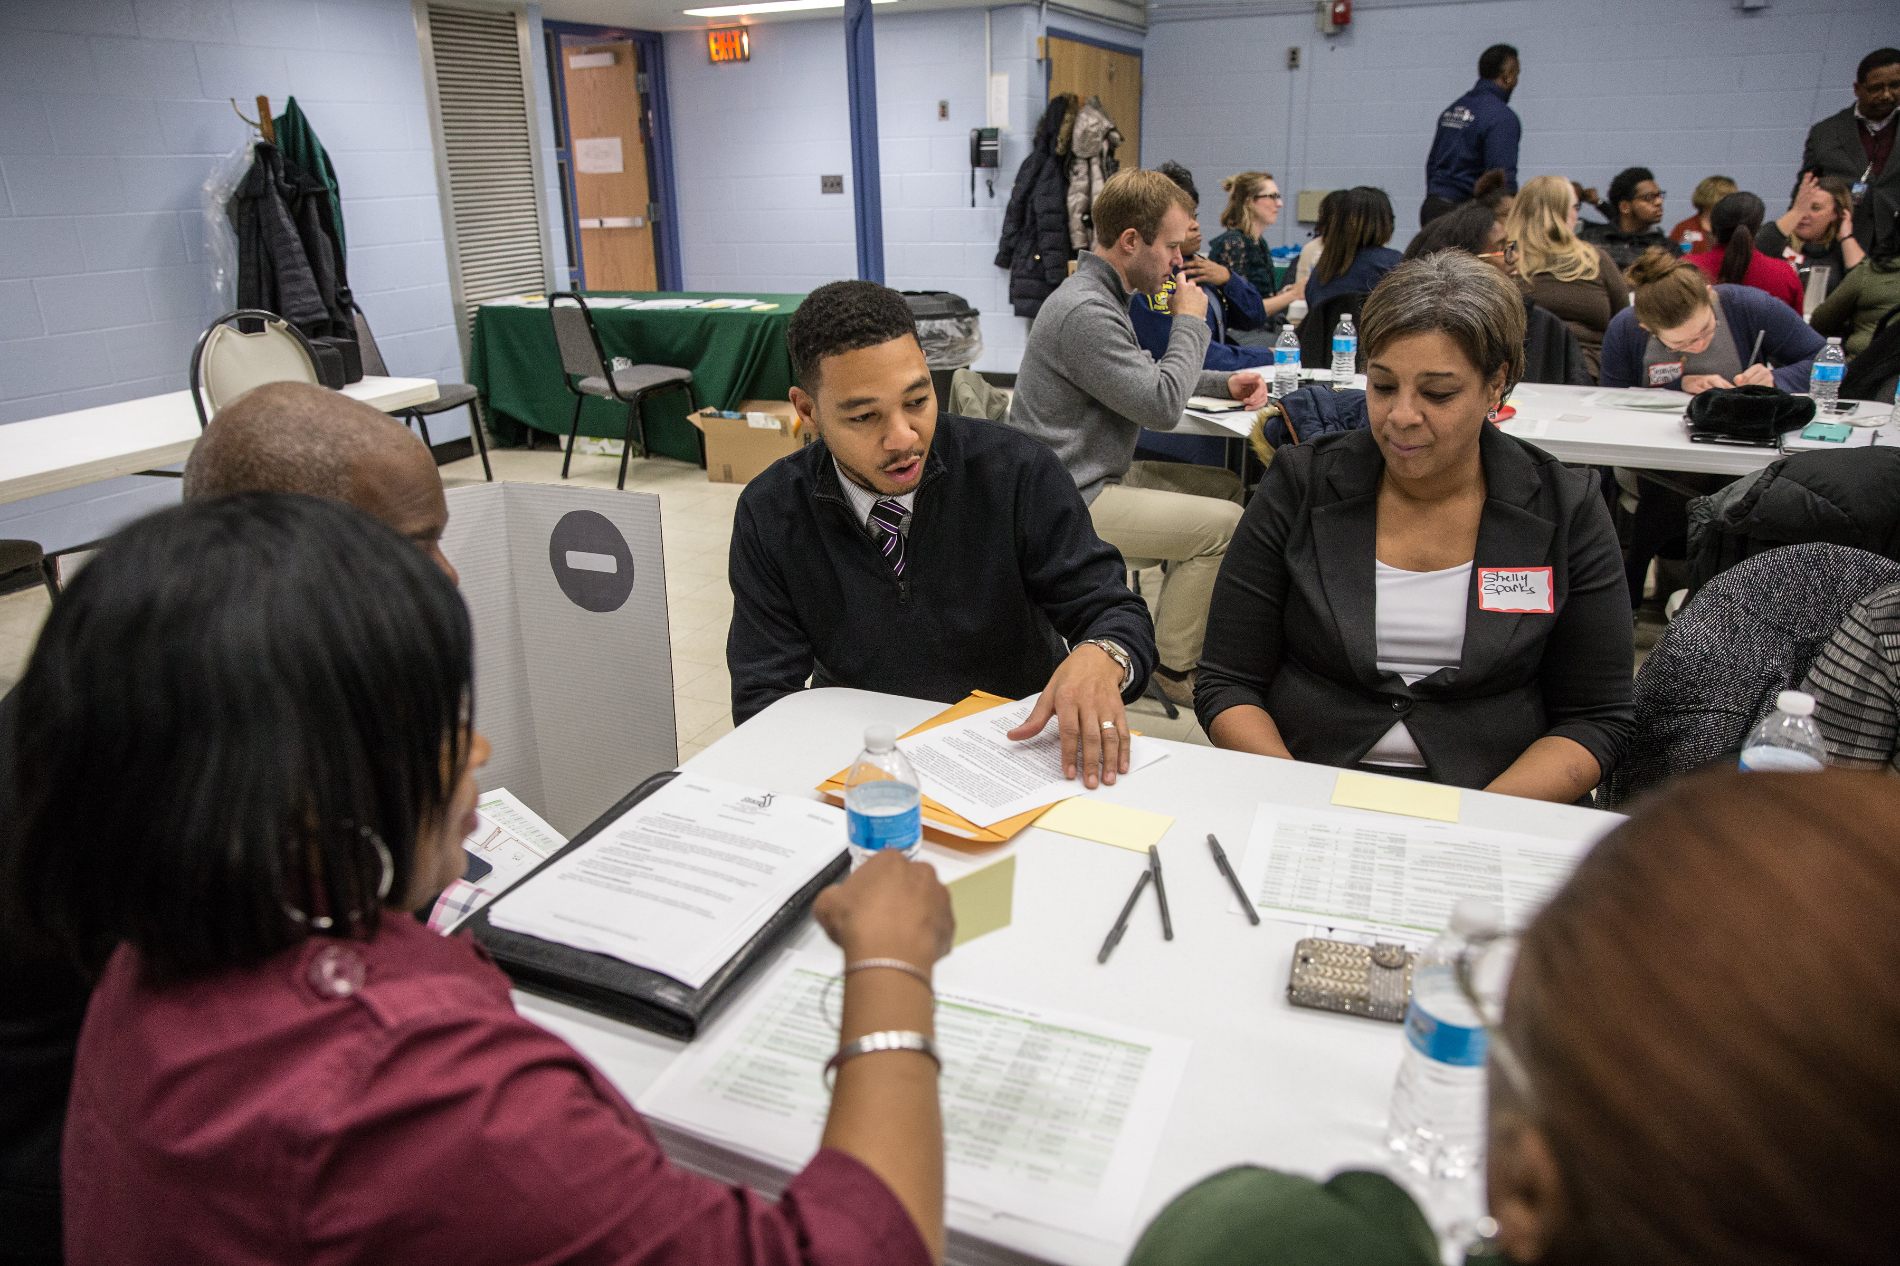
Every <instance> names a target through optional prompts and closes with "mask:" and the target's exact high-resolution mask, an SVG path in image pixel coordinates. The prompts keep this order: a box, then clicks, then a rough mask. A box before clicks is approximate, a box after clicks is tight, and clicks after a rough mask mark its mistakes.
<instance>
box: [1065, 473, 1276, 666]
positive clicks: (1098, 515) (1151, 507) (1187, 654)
mask: <svg viewBox="0 0 1900 1266" xmlns="http://www.w3.org/2000/svg"><path fill="white" fill-rule="evenodd" d="M1089 516H1090V517H1091V518H1092V519H1094V521H1095V531H1096V533H1097V534H1098V535H1099V536H1100V537H1101V538H1102V539H1103V540H1105V541H1107V542H1108V543H1109V544H1110V545H1113V546H1114V547H1115V548H1116V549H1118V550H1120V551H1121V552H1122V557H1123V558H1124V559H1126V560H1128V563H1129V565H1130V566H1134V565H1136V564H1138V563H1139V564H1147V565H1153V564H1154V563H1156V562H1164V563H1167V564H1168V574H1167V579H1166V580H1165V581H1164V582H1163V584H1162V587H1161V594H1160V596H1159V598H1158V599H1157V600H1156V601H1155V604H1154V608H1155V645H1156V649H1157V650H1158V651H1159V652H1160V658H1161V666H1162V667H1163V668H1166V669H1169V670H1170V671H1172V672H1177V673H1185V672H1190V671H1192V670H1193V669H1194V667H1195V666H1196V665H1197V664H1199V663H1200V662H1201V642H1202V641H1203V640H1204V639H1205V638H1206V637H1207V605H1208V602H1209V600H1211V599H1212V598H1213V596H1214V578H1215V577H1216V576H1217V575H1219V573H1220V564H1221V559H1222V558H1223V557H1225V556H1226V553H1227V542H1228V541H1230V540H1232V539H1233V537H1234V528H1235V526H1236V525H1237V524H1238V523H1239V522H1240V507H1239V506H1237V505H1235V504H1234V503H1233V502H1231V501H1219V500H1216V499H1215V498H1213V497H1196V496H1190V495H1189V494H1187V493H1183V492H1163V491H1161V490H1159V489H1156V488H1133V487H1130V486H1128V485H1127V484H1110V485H1109V486H1108V487H1106V488H1104V489H1102V491H1101V494H1100V495H1099V496H1097V497H1096V498H1095V501H1094V504H1092V505H1091V506H1090V507H1089Z"/></svg>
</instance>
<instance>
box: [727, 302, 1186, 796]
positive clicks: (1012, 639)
mask: <svg viewBox="0 0 1900 1266" xmlns="http://www.w3.org/2000/svg"><path fill="white" fill-rule="evenodd" d="M786 337H787V341H788V342H789V343H790V345H791V354H792V373H793V377H794V379H795V381H796V383H797V385H796V386H794V387H793V388H792V392H791V399H792V405H793V407H794V408H796V409H797V410H798V414H799V417H800V418H801V419H802V420H803V421H804V423H805V424H806V425H807V426H811V427H815V428H816V430H817V433H818V438H819V441H820V442H818V443H815V444H812V445H810V446H809V447H807V448H805V449H804V450H802V451H801V452H798V453H794V454H792V455H791V456H789V457H785V458H782V459H780V460H779V461H777V462H775V463H773V465H771V466H770V467H768V468H767V469H766V470H765V471H764V473H762V474H761V475H759V477H758V478H756V479H754V480H753V481H752V482H751V483H750V484H748V485H747V486H746V490H745V491H744V492H743V493H742V494H740V497H739V508H738V513H737V516H736V518H735V519H734V522H733V528H732V556H731V562H730V565H729V567H728V575H729V577H730V579H731V583H732V596H733V612H732V627H731V631H730V632H729V633H728V635H727V639H726V664H727V667H728V669H729V670H730V672H731V674H732V716H733V720H735V721H737V722H741V723H743V722H744V721H745V720H746V719H747V718H749V717H751V716H753V715H755V714H757V713H758V712H760V711H762V710H763V709H764V708H765V707H767V706H768V705H769V704H771V703H772V702H773V701H774V700H776V699H778V698H780V697H781V696H783V695H787V694H790V693H792V692H793V691H796V690H800V689H803V688H804V686H805V683H806V680H807V679H808V678H809V679H810V680H811V682H812V684H813V685H818V686H852V687H856V688H858V689H862V690H881V691H888V692H890V693H892V694H902V695H912V696H915V697H919V698H924V699H936V700H940V701H942V702H945V703H953V702H955V701H956V700H958V699H961V698H963V697H964V696H965V695H967V694H968V693H969V692H970V691H972V690H987V691H991V692H992V693H995V694H1001V695H1007V696H1010V697H1012V698H1021V697H1023V696H1026V695H1030V694H1035V693H1036V692H1038V691H1040V692H1041V694H1042V698H1041V701H1040V703H1039V705H1038V706H1037V707H1036V709H1035V710H1034V711H1032V712H1031V713H1030V715H1029V717H1028V718H1027V719H1026V720H1025V721H1024V723H1023V725H1022V726H1021V727H1020V728H1018V729H1017V730H1015V731H1012V732H1011V734H1010V737H1011V738H1013V739H1019V740H1020V739H1026V738H1030V737H1033V736H1034V735H1036V734H1038V733H1040V732H1041V731H1042V730H1043V729H1044V728H1045V727H1046V726H1047V724H1048V722H1049V721H1050V720H1051V719H1052V718H1053V719H1055V720H1056V721H1057V723H1058V725H1059V727H1060V731H1061V734H1062V750H1063V766H1064V771H1065V772H1066V773H1067V774H1068V776H1070V777H1077V776H1079V777H1080V778H1081V779H1082V781H1083V783H1084V784H1085V785H1086V786H1089V787H1094V786H1095V785H1096V784H1097V782H1098V781H1101V782H1114V781H1115V776H1116V774H1118V773H1126V772H1127V769H1128V764H1127V759H1128V756H1127V754H1128V721H1127V717H1126V715H1125V713H1124V711H1123V701H1124V700H1127V699H1133V698H1135V697H1137V696H1138V695H1139V694H1140V693H1141V691H1142V689H1143V687H1145V686H1146V685H1147V682H1148V675H1149V674H1150V673H1151V672H1152V671H1153V670H1154V664H1155V640H1154V624H1153V622H1152V621H1151V620H1150V619H1149V616H1148V610H1147V607H1146V606H1144V605H1143V603H1142V601H1141V599H1140V598H1139V597H1137V596H1136V595H1135V594H1134V593H1132V592H1131V591H1130V590H1129V588H1128V584H1127V578H1126V574H1125V572H1124V569H1123V565H1122V559H1121V555H1120V554H1118V553H1116V551H1115V549H1114V548H1113V547H1112V546H1110V545H1108V544H1106V543H1104V542H1103V540H1102V539H1101V537H1099V536H1097V535H1096V533H1095V528H1094V526H1093V525H1092V524H1091V522H1090V520H1089V511H1088V507H1087V506H1086V505H1084V504H1083V502H1082V497H1081V495H1080V494H1079V493H1078V492H1077V491H1076V488H1075V482H1074V481H1073V480H1072V479H1070V478H1069V475H1068V472H1067V471H1065V470H1064V469H1063V468H1062V465H1061V463H1060V462H1058V461H1057V460H1056V457H1055V454H1054V453H1052V452H1051V451H1050V450H1049V449H1048V448H1047V447H1046V446H1045V445H1043V444H1040V443H1038V442H1037V441H1035V440H1033V439H1031V438H1029V437H1028V436H1025V435H1022V434H1020V433H1018V432H1016V431H1012V430H1010V429H1009V428H1008V427H1004V426H999V425H996V424H994V423H990V422H985V421H981V420H978V419H974V418H964V417H958V416H956V415H954V414H947V413H946V414H941V415H940V414H939V413H938V412H937V398H936V394H935V392H934V391H933V390H932V387H931V383H930V369H929V367H928V366H927V365H926V364H925V361H924V354H923V349H922V347H921V346H919V344H918V341H917V326H916V322H915V320H914V318H913V317H912V316H911V312H910V308H909V306H908V305H907V304H906V303H905V302H904V299H903V296H901V295H899V294H898V293H897V292H896V291H894V290H887V289H885V288H884V287H883V286H879V285H876V284H874V283H872V282H868V281H838V282H833V283H831V284H830V285H827V286H820V287H819V288H818V289H817V290H814V291H812V293H811V294H810V295H808V296H807V297H806V299H805V301H804V302H803V303H802V304H800V305H799V308H798V311H797V312H796V313H795V314H794V315H793V317H792V322H791V327H790V329H789V330H788V332H787V336H786Z"/></svg>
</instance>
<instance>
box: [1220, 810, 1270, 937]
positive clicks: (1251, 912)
mask: <svg viewBox="0 0 1900 1266" xmlns="http://www.w3.org/2000/svg"><path fill="white" fill-rule="evenodd" d="M1207 846H1208V847H1209V848H1211V849H1213V850H1214V864H1215V865H1216V866H1218V867H1220V873H1221V874H1223V875H1225V876H1227V884H1228V886H1229V887H1230V888H1232V889H1233V890H1234V895H1235V896H1236V897H1239V898H1240V908H1241V909H1242V910H1245V911H1246V912H1247V922H1249V923H1251V924H1253V925H1254V926H1255V927H1259V926H1260V911H1258V910H1256V909H1254V908H1253V902H1251V901H1249V900H1247V890H1246V889H1245V888H1242V887H1241V886H1240V876H1239V875H1236V874H1235V873H1234V868H1233V865H1232V864H1231V863H1230V862H1229V861H1228V860H1227V850H1226V849H1224V848H1222V847H1221V846H1220V841H1219V840H1217V839H1215V838H1214V833H1213V832H1212V831H1209V832H1208V833H1207Z"/></svg>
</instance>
